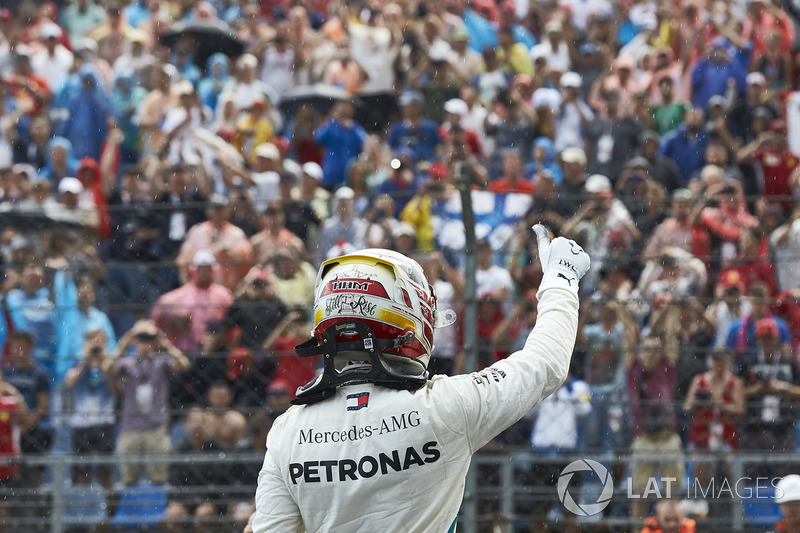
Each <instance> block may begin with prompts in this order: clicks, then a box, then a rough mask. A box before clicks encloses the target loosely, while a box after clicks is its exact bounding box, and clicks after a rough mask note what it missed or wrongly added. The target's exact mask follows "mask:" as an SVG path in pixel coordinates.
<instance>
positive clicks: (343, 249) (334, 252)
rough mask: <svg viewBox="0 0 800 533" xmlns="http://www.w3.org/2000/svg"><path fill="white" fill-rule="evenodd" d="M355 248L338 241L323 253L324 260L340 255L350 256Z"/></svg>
mask: <svg viewBox="0 0 800 533" xmlns="http://www.w3.org/2000/svg"><path fill="white" fill-rule="evenodd" d="M356 250H357V248H356V247H355V246H353V245H352V244H350V243H349V242H347V241H339V242H337V243H336V244H334V245H333V246H332V247H331V249H330V250H328V251H327V252H325V259H333V258H334V257H339V256H340V255H347V254H352V253H353V252H355V251H356Z"/></svg>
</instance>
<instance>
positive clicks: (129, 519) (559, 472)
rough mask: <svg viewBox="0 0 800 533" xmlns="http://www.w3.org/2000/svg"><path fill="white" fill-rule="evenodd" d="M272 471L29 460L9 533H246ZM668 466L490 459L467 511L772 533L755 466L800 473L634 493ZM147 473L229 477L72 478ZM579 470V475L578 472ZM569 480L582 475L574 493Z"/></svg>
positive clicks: (550, 521) (490, 521)
mask: <svg viewBox="0 0 800 533" xmlns="http://www.w3.org/2000/svg"><path fill="white" fill-rule="evenodd" d="M262 460H263V455H262V454H260V453H253V452H240V453H212V454H198V453H193V454H173V455H166V456H165V455H148V456H93V457H85V456H84V457H79V456H71V455H67V456H42V457H36V458H34V457H25V458H23V468H27V469H30V468H41V469H43V473H44V483H43V484H42V485H41V486H39V487H30V486H28V487H26V486H24V485H25V483H21V484H20V486H12V485H6V486H3V487H0V496H1V497H2V502H3V503H2V520H0V529H2V530H3V531H9V532H16V531H42V532H52V533H60V532H64V531H68V532H71V531H76V532H77V531H123V530H141V531H145V530H146V531H184V530H185V531H212V532H216V533H222V532H236V533H239V532H240V531H242V529H243V527H244V524H245V523H246V520H247V516H248V515H249V512H250V511H251V510H252V500H253V497H254V494H255V488H256V487H255V482H254V481H252V480H251V481H242V479H239V478H237V477H236V472H237V471H240V469H241V468H242V467H243V466H244V467H245V468H247V469H249V470H251V471H252V472H253V473H257V471H258V470H259V468H260V464H261V462H262ZM587 460H588V461H587ZM595 460H596V462H592V461H595ZM663 460H664V457H663V456H662V455H639V456H636V457H633V456H624V455H622V456H616V457H611V456H592V455H591V454H563V455H560V456H557V457H555V456H546V455H543V454H541V453H537V452H536V451H534V450H531V449H530V448H527V449H522V448H511V449H494V450H484V451H482V452H480V453H478V454H477V455H476V456H475V458H474V461H473V466H472V467H473V468H475V469H477V471H478V474H479V475H478V480H479V482H478V492H477V494H466V495H465V505H470V504H475V505H476V506H477V511H478V512H477V524H476V530H477V531H486V532H496V531H503V532H506V531H507V532H529V531H544V530H545V529H544V528H549V530H551V531H587V532H593V531H618V532H623V531H634V530H638V529H639V528H641V522H642V521H641V519H638V518H632V517H631V506H632V504H633V503H635V502H638V501H645V500H646V501H647V512H648V514H650V513H652V512H653V511H652V506H653V505H654V504H655V502H656V501H658V500H661V499H664V498H671V499H675V500H678V501H682V502H683V504H684V505H683V507H684V508H685V509H686V511H687V513H689V514H692V515H693V516H695V517H696V520H697V523H698V531H766V530H767V529H770V528H771V527H772V526H774V525H775V523H776V522H777V521H778V520H779V519H780V511H779V507H778V504H776V503H775V496H776V494H777V491H778V489H776V487H775V485H776V482H777V481H778V478H774V477H769V476H765V477H749V476H747V475H746V473H747V472H748V470H750V469H751V467H752V466H753V465H758V466H760V467H764V466H768V465H772V464H777V463H781V462H789V463H793V464H798V461H797V455H795V454H746V453H737V454H733V455H728V456H725V457H721V456H719V455H713V454H712V455H708V454H700V455H693V456H692V461H691V462H689V463H688V465H687V468H686V470H685V472H684V475H683V476H681V478H679V479H670V478H666V477H662V476H660V475H659V474H656V475H655V476H654V478H653V481H652V482H650V483H649V484H648V485H647V486H646V487H645V488H644V490H643V489H642V488H636V487H634V486H633V485H632V481H631V471H632V470H633V469H634V468H636V465H637V464H641V463H643V462H647V461H652V462H656V463H662V462H663ZM142 461H144V462H147V463H148V464H160V463H168V464H169V466H170V468H173V469H175V468H177V469H190V470H193V471H195V472H198V473H199V472H207V471H208V470H209V469H218V470H221V471H224V472H228V474H229V475H228V476H227V478H224V477H223V478H218V479H217V480H216V482H215V483H210V484H209V483H205V484H197V485H178V484H170V483H167V484H149V483H140V484H136V485H134V486H129V487H126V486H124V485H122V484H120V483H116V484H114V485H113V486H111V487H109V488H105V487H103V486H102V485H100V484H97V483H74V482H69V478H70V475H69V471H70V469H72V468H74V467H75V466H76V465H81V466H84V467H85V466H91V467H94V468H97V467H102V466H108V467H113V468H116V467H119V466H120V465H124V464H133V463H137V462H142ZM701 463H708V464H710V465H714V466H716V467H717V468H716V471H715V474H714V476H712V477H711V478H709V479H708V480H703V481H702V482H701V481H700V480H698V479H697V477H696V476H695V474H694V468H693V467H694V466H695V465H698V464H701ZM576 464H577V465H578V469H577V470H576V469H575V466H574V465H576ZM568 465H569V466H571V467H572V468H571V469H569V468H567V467H568ZM587 465H588V466H587ZM569 472H574V473H573V474H572V475H571V476H570V477H569V479H568V480H567V481H566V482H564V479H563V478H564V476H565V475H569ZM543 473H545V474H543ZM550 474H552V476H551V475H550ZM562 482H563V485H562ZM606 485H608V486H609V487H606ZM604 489H605V490H604ZM598 505H599V507H598ZM698 506H699V508H700V510H698ZM704 506H705V507H704ZM598 508H599V510H598V511H597V512H595V509H598ZM586 511H588V512H586ZM462 526H463V523H462ZM637 526H638V527H637ZM570 527H572V528H577V529H569V528H570Z"/></svg>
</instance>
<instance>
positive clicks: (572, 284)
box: [533, 224, 590, 294]
mask: <svg viewBox="0 0 800 533" xmlns="http://www.w3.org/2000/svg"><path fill="white" fill-rule="evenodd" d="M533 232H534V233H535V234H536V242H537V244H538V245H539V260H540V261H541V262H542V272H543V273H544V276H543V277H542V282H541V283H540V284H539V291H538V292H539V293H541V292H542V291H543V290H546V289H553V288H556V287H557V288H561V289H567V290H569V291H572V292H574V293H575V294H578V282H580V280H581V278H582V277H583V275H584V274H586V272H588V271H589V263H590V260H589V256H588V255H587V253H586V252H584V251H583V248H581V247H580V246H578V243H576V242H575V241H573V240H570V239H565V238H564V237H557V238H556V239H555V240H553V242H550V233H549V232H548V231H547V228H545V227H544V226H543V225H541V224H536V225H535V226H533Z"/></svg>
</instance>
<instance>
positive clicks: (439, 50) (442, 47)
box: [428, 39, 452, 62]
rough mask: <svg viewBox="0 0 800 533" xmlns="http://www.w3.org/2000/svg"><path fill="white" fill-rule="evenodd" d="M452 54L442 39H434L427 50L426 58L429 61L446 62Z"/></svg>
mask: <svg viewBox="0 0 800 533" xmlns="http://www.w3.org/2000/svg"><path fill="white" fill-rule="evenodd" d="M451 52H452V48H450V45H449V44H447V41H445V40H444V39H436V40H435V41H433V44H431V47H430V48H429V49H428V57H430V59H431V61H436V62H438V61H446V60H447V58H448V57H449V56H450V53H451Z"/></svg>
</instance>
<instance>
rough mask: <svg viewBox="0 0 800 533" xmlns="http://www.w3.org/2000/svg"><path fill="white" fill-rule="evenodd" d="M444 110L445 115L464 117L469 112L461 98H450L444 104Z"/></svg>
mask: <svg viewBox="0 0 800 533" xmlns="http://www.w3.org/2000/svg"><path fill="white" fill-rule="evenodd" d="M444 110H445V112H446V113H452V114H454V115H459V116H464V115H466V114H467V113H468V112H469V107H467V103H466V102H465V101H464V100H462V99H461V98H451V99H450V100H448V101H446V102H445V103H444Z"/></svg>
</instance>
